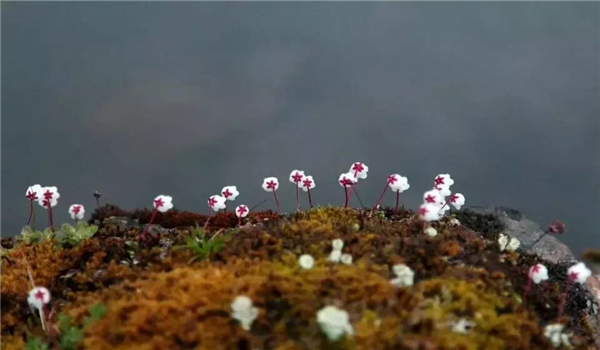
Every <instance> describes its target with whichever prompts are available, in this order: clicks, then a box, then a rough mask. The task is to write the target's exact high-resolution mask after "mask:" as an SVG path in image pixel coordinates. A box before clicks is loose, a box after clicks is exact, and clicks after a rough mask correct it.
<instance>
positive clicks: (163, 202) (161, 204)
mask: <svg viewBox="0 0 600 350" xmlns="http://www.w3.org/2000/svg"><path fill="white" fill-rule="evenodd" d="M153 205H154V208H155V209H156V210H158V211H160V212H161V213H165V212H167V211H168V210H170V209H171V208H173V197H171V196H165V195H162V194H161V195H159V196H158V197H156V198H154V204H153Z"/></svg>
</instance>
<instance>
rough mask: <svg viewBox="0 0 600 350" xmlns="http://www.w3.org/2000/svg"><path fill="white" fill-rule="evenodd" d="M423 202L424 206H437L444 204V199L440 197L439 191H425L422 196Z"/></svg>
mask: <svg viewBox="0 0 600 350" xmlns="http://www.w3.org/2000/svg"><path fill="white" fill-rule="evenodd" d="M423 201H424V202H425V203H426V204H436V205H438V204H439V203H444V197H442V195H441V194H440V192H439V191H436V190H431V191H427V192H425V194H423Z"/></svg>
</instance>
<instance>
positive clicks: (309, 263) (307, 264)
mask: <svg viewBox="0 0 600 350" xmlns="http://www.w3.org/2000/svg"><path fill="white" fill-rule="evenodd" d="M298 263H299V264H300V267H302V268H303V269H305V270H309V269H312V267H313V266H314V264H315V259H314V258H313V257H312V256H310V255H308V254H304V255H301V256H300V258H299V259H298Z"/></svg>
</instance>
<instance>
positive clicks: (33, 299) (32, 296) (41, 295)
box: [27, 287, 50, 310]
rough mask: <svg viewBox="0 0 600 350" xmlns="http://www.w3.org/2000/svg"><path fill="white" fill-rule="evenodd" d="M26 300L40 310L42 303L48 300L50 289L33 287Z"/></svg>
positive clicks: (44, 303)
mask: <svg viewBox="0 0 600 350" xmlns="http://www.w3.org/2000/svg"><path fill="white" fill-rule="evenodd" d="M27 302H28V303H29V305H31V306H33V307H35V308H36V309H38V310H41V308H42V307H43V306H44V305H46V304H48V303H49V302H50V291H49V290H48V289H46V288H44V287H35V288H33V289H32V290H30V291H29V296H28V297H27Z"/></svg>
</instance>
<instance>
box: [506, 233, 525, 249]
mask: <svg viewBox="0 0 600 350" xmlns="http://www.w3.org/2000/svg"><path fill="white" fill-rule="evenodd" d="M519 246H521V242H520V241H519V240H518V239H516V238H514V237H512V238H511V239H510V241H509V242H508V245H507V246H506V250H508V251H511V252H514V251H515V250H517V249H518V248H519Z"/></svg>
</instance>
